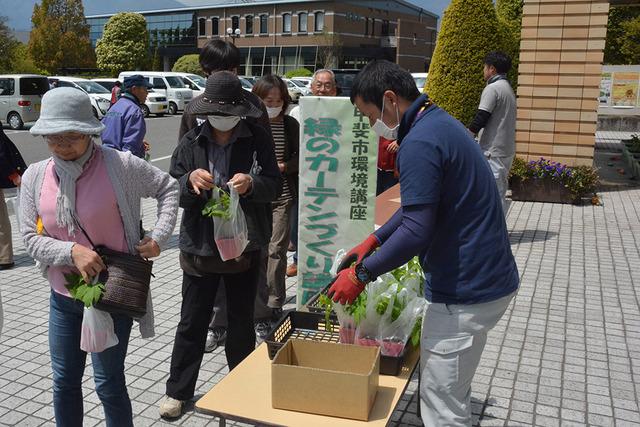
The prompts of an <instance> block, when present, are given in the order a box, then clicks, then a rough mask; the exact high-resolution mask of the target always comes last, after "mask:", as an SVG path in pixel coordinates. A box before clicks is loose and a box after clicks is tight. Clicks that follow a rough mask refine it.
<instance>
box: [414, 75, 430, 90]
mask: <svg viewBox="0 0 640 427" xmlns="http://www.w3.org/2000/svg"><path fill="white" fill-rule="evenodd" d="M411 75H412V76H413V80H414V81H415V82H416V86H417V87H418V90H419V91H420V93H422V92H424V86H425V85H426V84H427V76H428V75H429V73H411Z"/></svg>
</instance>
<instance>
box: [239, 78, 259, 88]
mask: <svg viewBox="0 0 640 427" xmlns="http://www.w3.org/2000/svg"><path fill="white" fill-rule="evenodd" d="M238 78H239V79H240V81H242V80H243V79H244V80H246V81H247V83H249V84H250V85H251V87H253V85H254V84H256V82H257V81H258V80H260V77H255V76H238Z"/></svg>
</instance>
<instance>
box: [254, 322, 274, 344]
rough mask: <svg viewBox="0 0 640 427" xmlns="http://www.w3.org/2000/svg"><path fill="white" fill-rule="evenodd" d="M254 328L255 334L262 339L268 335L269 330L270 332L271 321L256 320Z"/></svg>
mask: <svg viewBox="0 0 640 427" xmlns="http://www.w3.org/2000/svg"><path fill="white" fill-rule="evenodd" d="M255 330H256V336H257V337H258V338H259V339H261V340H264V339H265V338H266V337H267V335H269V332H271V323H269V322H258V323H256V325H255Z"/></svg>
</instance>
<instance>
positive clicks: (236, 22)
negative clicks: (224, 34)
mask: <svg viewBox="0 0 640 427" xmlns="http://www.w3.org/2000/svg"><path fill="white" fill-rule="evenodd" d="M238 28H240V17H239V16H232V17H231V29H232V30H233V31H235V30H237V29H238Z"/></svg>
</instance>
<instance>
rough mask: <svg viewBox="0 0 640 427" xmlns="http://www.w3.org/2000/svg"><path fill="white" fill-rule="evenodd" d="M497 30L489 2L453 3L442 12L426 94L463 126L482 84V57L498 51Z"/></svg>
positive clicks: (457, 1) (462, 1) (493, 10)
mask: <svg viewBox="0 0 640 427" xmlns="http://www.w3.org/2000/svg"><path fill="white" fill-rule="evenodd" d="M499 28H500V25H499V23H498V18H497V16H496V11H495V8H494V6H493V3H492V2H491V0H453V1H452V2H451V4H450V5H449V7H448V8H447V10H446V11H445V12H444V18H443V19H442V26H441V29H440V34H439V35H438V40H437V42H436V50H435V52H434V55H433V60H432V61H431V67H430V68H429V78H428V81H427V86H426V91H427V93H428V94H429V96H430V97H431V98H432V99H433V100H434V101H435V102H436V103H437V104H438V105H439V106H440V107H442V108H443V109H444V110H446V111H448V112H449V113H450V114H451V115H453V116H454V117H455V118H457V119H458V120H460V121H461V122H462V123H464V124H465V125H468V124H469V123H470V122H471V120H472V119H473V115H474V113H475V111H476V109H477V107H478V103H479V102H480V94H481V93H482V89H483V88H484V85H485V82H484V79H483V78H482V66H483V59H484V56H485V55H486V54H487V53H488V52H490V51H492V50H500V48H501V40H500V30H499Z"/></svg>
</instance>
